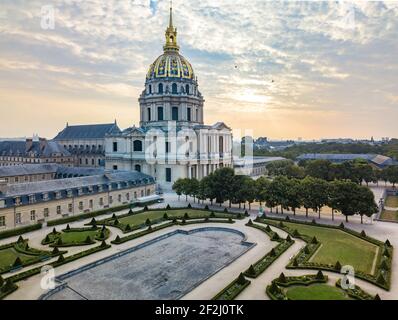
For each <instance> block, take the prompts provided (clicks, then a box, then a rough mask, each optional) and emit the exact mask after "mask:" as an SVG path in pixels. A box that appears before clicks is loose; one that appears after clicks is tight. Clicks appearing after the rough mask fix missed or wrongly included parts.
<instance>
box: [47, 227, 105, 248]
mask: <svg viewBox="0 0 398 320" xmlns="http://www.w3.org/2000/svg"><path fill="white" fill-rule="evenodd" d="M87 231H96V235H95V237H94V239H91V238H90V241H89V239H88V238H89V237H87V238H86V239H85V240H83V241H81V242H73V243H63V242H62V240H61V235H62V233H61V232H57V233H55V234H54V231H53V232H51V233H49V234H48V235H46V237H45V238H44V239H43V240H42V244H43V245H50V247H77V246H87V245H91V244H94V243H95V240H97V241H102V240H106V239H108V238H109V235H110V231H109V229H106V228H105V229H104V228H99V227H91V228H69V229H68V228H66V229H64V230H62V232H64V233H72V232H87ZM50 236H52V237H50Z"/></svg>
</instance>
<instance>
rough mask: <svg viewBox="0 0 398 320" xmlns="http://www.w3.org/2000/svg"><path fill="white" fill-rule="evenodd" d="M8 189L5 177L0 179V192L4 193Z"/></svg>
mask: <svg viewBox="0 0 398 320" xmlns="http://www.w3.org/2000/svg"><path fill="white" fill-rule="evenodd" d="M7 190H8V183H7V181H6V180H5V179H0V193H3V194H4V193H6V192H7Z"/></svg>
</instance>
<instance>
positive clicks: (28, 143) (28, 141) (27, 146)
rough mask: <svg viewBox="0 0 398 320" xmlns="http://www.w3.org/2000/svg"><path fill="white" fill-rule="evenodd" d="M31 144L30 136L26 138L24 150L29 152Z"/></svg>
mask: <svg viewBox="0 0 398 320" xmlns="http://www.w3.org/2000/svg"><path fill="white" fill-rule="evenodd" d="M32 146H33V139H32V138H26V147H25V148H26V152H29V150H30V149H32Z"/></svg>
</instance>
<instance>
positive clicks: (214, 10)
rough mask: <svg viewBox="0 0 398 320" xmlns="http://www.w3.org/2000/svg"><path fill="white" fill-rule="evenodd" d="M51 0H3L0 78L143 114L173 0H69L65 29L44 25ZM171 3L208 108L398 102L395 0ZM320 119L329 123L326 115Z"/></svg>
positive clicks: (231, 112)
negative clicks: (147, 86)
mask: <svg viewBox="0 0 398 320" xmlns="http://www.w3.org/2000/svg"><path fill="white" fill-rule="evenodd" d="M48 4H49V3H48V1H44V0H30V1H29V2H26V1H22V0H3V1H2V9H1V13H2V14H1V15H0V21H1V23H0V32H1V34H2V37H1V38H0V70H1V71H2V75H0V88H3V89H4V90H3V91H4V93H5V94H7V90H6V89H10V88H12V89H18V90H21V91H27V90H29V91H30V92H31V93H32V94H38V96H40V97H41V98H42V97H43V96H45V93H51V94H54V95H55V94H58V96H59V99H68V97H70V96H73V97H74V99H75V98H78V97H80V99H81V101H82V103H84V101H87V100H86V99H87V98H88V97H91V98H93V99H96V100H97V101H99V100H101V99H104V100H105V101H113V103H112V108H109V110H108V113H109V118H110V119H113V118H114V117H118V114H123V118H124V119H123V121H125V122H124V123H123V125H125V126H127V125H131V123H133V122H136V123H137V122H138V120H139V119H138V112H137V110H138V101H137V100H138V97H139V94H140V93H141V91H142V89H143V85H144V81H145V75H146V72H147V69H148V67H149V65H150V63H152V62H153V61H154V60H155V58H156V57H157V56H158V55H160V54H161V53H162V45H163V42H164V30H165V27H166V26H167V23H168V6H169V1H167V0H164V1H154V0H134V1H119V0H87V1H78V0H59V1H57V2H54V9H55V16H54V17H55V29H54V30H43V29H42V28H41V26H40V22H41V18H42V17H41V8H42V6H43V5H48ZM173 10H174V14H175V16H174V22H175V24H176V26H177V29H178V39H179V42H180V46H181V53H182V54H183V55H184V56H185V57H186V58H187V59H189V60H190V61H191V63H192V64H193V66H194V69H195V72H196V74H197V75H198V77H199V85H200V89H201V91H202V93H203V94H204V96H205V99H206V105H205V108H206V111H207V112H209V113H210V112H211V113H212V114H211V115H210V114H209V115H208V118H209V119H214V116H213V115H217V116H220V117H221V116H222V117H225V119H224V118H223V119H218V120H224V121H225V122H227V123H228V122H229V121H231V122H233V121H234V118H236V117H237V114H239V117H245V115H246V114H249V113H250V114H257V115H258V117H257V119H262V118H261V117H270V116H271V115H273V114H274V115H275V118H278V117H277V116H276V114H277V113H281V112H292V118H290V119H287V120H286V125H288V124H289V123H290V124H292V123H293V122H294V121H296V119H302V117H298V116H297V115H296V114H307V113H308V112H312V113H314V114H318V115H319V114H322V113H331V112H332V111H333V113H335V114H339V115H340V117H342V118H344V114H346V115H347V121H349V120H348V119H352V118H351V117H352V115H354V114H357V116H358V117H359V118H358V119H363V121H365V118H361V117H369V116H370V117H372V115H375V114H376V113H378V112H379V111H380V110H384V117H385V118H386V119H387V118H390V117H391V114H396V113H394V112H396V111H394V109H393V108H394V107H395V110H396V109H397V108H396V103H397V101H396V92H398V81H397V80H398V79H397V78H398V76H397V75H398V73H397V70H398V62H397V59H396V56H397V55H398V44H397V42H396V33H397V30H398V2H396V1H386V2H379V1H354V2H342V1H329V2H328V1H316V2H315V1H264V0H251V1H244V0H235V1H228V0H202V1H200V2H198V1H193V0H184V1H182V0H174V9H173ZM375 88H377V89H378V91H374V89H375ZM39 93H40V94H39ZM13 99H14V98H13ZM127 99H128V101H129V102H130V104H131V115H132V116H131V117H130V118H126V117H125V116H124V115H125V108H126V101H127ZM22 102H24V101H21V103H22ZM2 106H3V105H2V101H1V100H0V107H2ZM242 110H244V112H242ZM35 112H37V110H36V111H35ZM74 112H79V109H77V110H74ZM293 112H294V115H293ZM43 113H44V114H45V110H43ZM54 116H55V117H56V116H57V115H56V114H55V115H54ZM62 116H63V117H64V114H63V115H62ZM83 116H84V114H82V117H83ZM377 116H378V117H380V116H382V115H377ZM73 117H74V118H76V117H77V116H76V115H74V116H73ZM4 118H6V117H4ZM249 118H250V119H252V118H251V117H249V116H247V119H249ZM61 120H62V121H61ZM65 120H67V119H60V118H59V119H57V120H56V121H54V122H53V123H54V128H51V130H53V131H55V130H56V128H55V126H56V125H58V124H59V123H61V122H62V123H64V122H65ZM258 121H260V120H258ZM319 121H323V123H324V126H325V127H329V126H328V120H327V117H322V118H319ZM386 121H387V120H386ZM46 123H48V122H46ZM32 125H33V124H32ZM253 126H257V124H256V125H254V124H253ZM258 127H260V126H259V125H258ZM294 127H295V128H297V127H296V126H294ZM272 128H273V129H272V130H274V131H273V132H272V134H275V135H278V136H281V134H280V133H279V132H277V130H282V129H281V128H278V127H277V126H275V127H272ZM345 128H346V130H348V129H349V126H346V127H345ZM49 130H50V129H49ZM266 130H267V129H265V128H263V129H260V131H261V132H259V133H257V135H260V134H266ZM300 130H304V129H303V128H302V127H301V128H300ZM330 130H332V128H331V129H330ZM357 130H358V131H355V134H357V133H356V132H363V133H364V132H365V131H366V128H362V129H361V128H358V129H357ZM380 130H382V129H380ZM0 132H1V129H0ZM322 132H323V131H322ZM3 134H6V131H4V132H3ZM306 134H315V133H314V132H311V131H308V132H307V133H306ZM297 135H301V136H305V133H304V132H303V133H301V134H300V133H297ZM343 135H348V133H347V134H343ZM375 136H376V135H375Z"/></svg>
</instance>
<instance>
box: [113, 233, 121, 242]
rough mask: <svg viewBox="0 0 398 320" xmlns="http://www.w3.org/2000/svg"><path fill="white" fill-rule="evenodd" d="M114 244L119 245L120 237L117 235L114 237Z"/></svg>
mask: <svg viewBox="0 0 398 320" xmlns="http://www.w3.org/2000/svg"><path fill="white" fill-rule="evenodd" d="M114 242H116V243H120V237H119V236H118V235H117V236H116V238H115V241H114Z"/></svg>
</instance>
